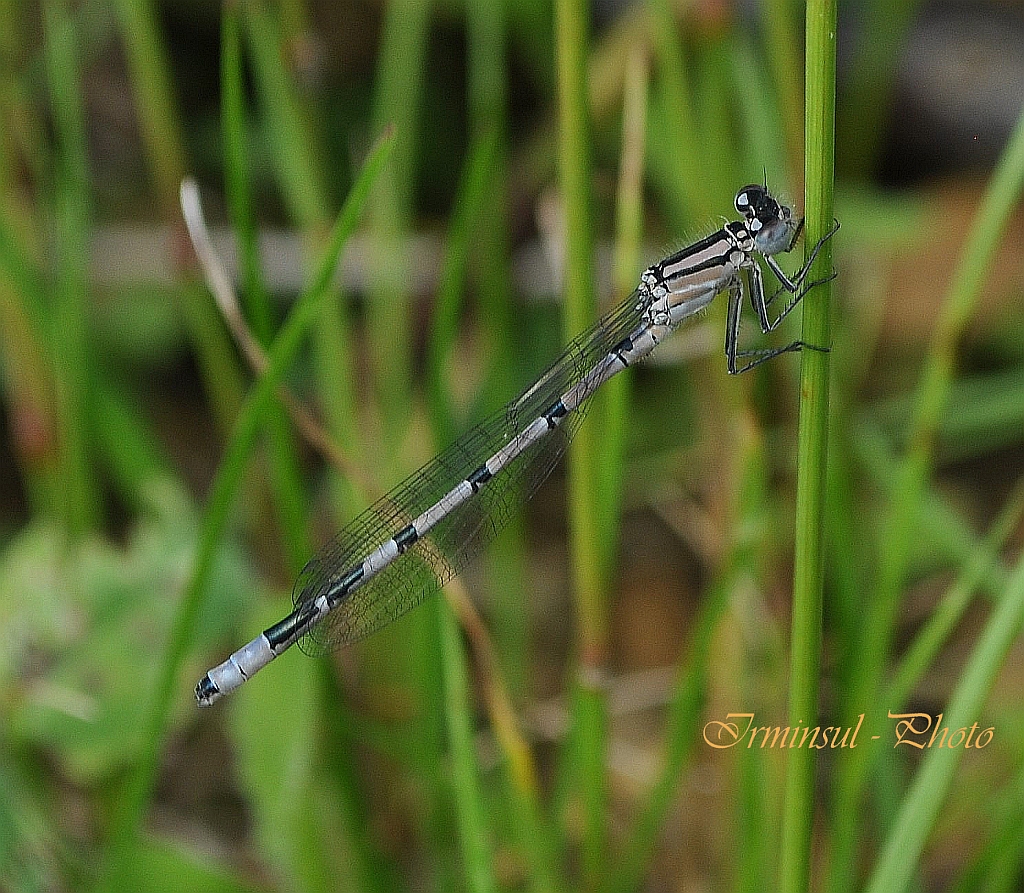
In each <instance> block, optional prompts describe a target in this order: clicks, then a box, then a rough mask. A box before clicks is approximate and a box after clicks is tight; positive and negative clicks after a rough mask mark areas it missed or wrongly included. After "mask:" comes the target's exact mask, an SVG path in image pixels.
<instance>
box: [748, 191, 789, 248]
mask: <svg viewBox="0 0 1024 893" xmlns="http://www.w3.org/2000/svg"><path fill="white" fill-rule="evenodd" d="M736 210H737V211H738V212H739V213H740V214H742V215H743V217H744V219H745V222H746V225H747V230H748V231H749V232H750V234H751V236H753V237H754V243H755V245H756V246H757V250H758V251H760V252H761V253H762V254H778V253H779V252H780V251H789V249H790V248H791V247H792V243H793V237H794V235H795V233H796V230H797V227H798V222H797V221H796V220H794V219H793V212H792V210H790V208H789V207H788V206H787V205H784V204H782V203H781V202H779V201H777V200H776V199H775V197H774V196H773V195H772V194H771V193H770V192H769V191H768V189H767V188H766V187H764V186H761V185H759V184H757V183H751V184H750V185H749V186H744V187H743V188H742V189H741V190H740V191H739V192H737V193H736Z"/></svg>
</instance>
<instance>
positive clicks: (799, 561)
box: [779, 0, 836, 893]
mask: <svg viewBox="0 0 1024 893" xmlns="http://www.w3.org/2000/svg"><path fill="white" fill-rule="evenodd" d="M835 78H836V4H835V0H812V2H809V3H808V4H807V73H806V78H805V81H806V90H807V96H806V122H805V133H806V140H807V147H806V152H807V155H806V160H805V165H806V175H805V189H806V199H805V203H804V215H805V218H804V219H805V239H806V243H805V244H806V246H807V248H806V249H805V250H806V251H808V252H809V251H810V249H811V248H813V246H814V245H815V244H816V242H817V241H818V239H820V238H821V237H822V236H823V235H825V233H826V232H827V231H828V230H829V228H830V227H831V226H832V190H833V177H834V160H835V89H836V80H835ZM831 249H832V243H831V241H829V242H826V243H825V245H824V246H823V248H822V250H821V252H820V253H819V255H818V259H817V260H816V262H815V265H814V266H813V267H812V268H811V272H810V274H809V275H808V280H809V281H813V280H815V279H821V278H824V277H826V276H828V275H829V274H830V273H831V272H832V250H831ZM831 298H832V287H831V283H827V284H824V285H821V286H819V287H818V288H816V289H814V291H812V292H811V293H810V294H809V295H808V296H807V297H806V298H805V299H804V302H803V336H802V337H803V340H804V341H805V342H806V343H808V344H817V345H826V346H827V345H830V344H831V334H830V332H831V329H830V320H829V311H830V303H831ZM828 390H829V355H828V354H827V353H822V352H820V351H808V350H805V351H803V352H802V354H801V364H800V397H801V399H800V422H799V429H798V434H797V438H798V440H797V485H796V487H797V489H796V533H795V537H794V558H793V562H794V570H793V615H792V628H791V636H790V648H791V655H790V673H789V724H790V726H794V725H797V724H801V725H806V724H808V723H812V722H814V721H815V720H816V718H817V714H818V683H819V672H820V666H821V612H822V590H823V586H824V555H823V542H824V527H825V492H826V475H825V470H826V465H827V459H828ZM814 756H815V751H813V750H811V749H806V750H805V749H803V748H799V749H797V750H794V751H792V752H790V753H788V754H787V759H786V793H785V800H784V804H783V817H782V852H781V856H780V860H781V862H780V871H779V888H780V890H782V891H783V893H797V891H800V893H803V891H806V890H807V889H808V885H809V879H810V867H811V861H812V860H811V831H812V827H813V820H814Z"/></svg>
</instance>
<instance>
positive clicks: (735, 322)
mask: <svg viewBox="0 0 1024 893" xmlns="http://www.w3.org/2000/svg"><path fill="white" fill-rule="evenodd" d="M748 272H749V282H750V286H749V287H750V302H751V304H752V305H753V308H754V312H755V313H757V315H758V319H759V321H760V322H761V328H762V330H763V331H764V333H765V334H768V333H769V332H771V331H772V330H773V329H775V328H776V327H777V326H778V325H779V323H780V322H781V321H782V320H783V319H784V318H785V317H786V314H788V313H789V311H790V310H792V309H793V307H795V306H796V305H797V304H798V303H799V302H800V300H801V299H802V298H803V296H804V295H805V294H807V292H808V291H809V290H810V289H811V288H813V287H814V285H816V284H817V283H810V284H808V285H807V286H806V287H805V288H802V289H800V290H799V291H798V292H797V294H796V295H794V297H793V300H792V301H791V302H790V304H789V306H788V307H786V309H785V310H783V312H782V313H781V314H779V317H778V318H777V319H776V320H775V321H774V322H771V321H769V319H768V302H766V301H765V298H764V282H763V279H762V276H761V270H760V268H759V267H758V266H757V265H756V264H754V265H752V266H751V267H750V269H749V271H748ZM742 305H743V285H742V282H741V280H740V279H738V278H737V279H736V280H735V281H734V282H733V283H732V284H731V285H730V286H729V304H728V318H727V321H726V328H725V357H726V364H727V367H728V370H729V374H730V375H738V374H740V373H741V372H747V371H749V370H750V369H753V368H754V367H755V366H760V365H761V364H762V363H764V362H767V361H768V360H770V359H772V358H773V357H777V356H779V354H783V353H790V352H792V351H798V350H803V349H804V348H807V349H808V350H817V351H821V352H822V353H828V351H829V348H827V347H821V346H820V345H817V344H808V343H807V342H806V341H793V342H791V343H790V344H787V345H785V346H784V347H774V348H752V349H750V350H739V336H740V315H741V314H740V310H741V308H742ZM743 358H750V361H749V362H747V363H744V364H743V365H742V366H737V360H739V359H743Z"/></svg>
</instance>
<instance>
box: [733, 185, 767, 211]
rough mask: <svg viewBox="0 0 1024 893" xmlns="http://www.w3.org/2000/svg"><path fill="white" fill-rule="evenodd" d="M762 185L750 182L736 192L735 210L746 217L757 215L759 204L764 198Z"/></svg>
mask: <svg viewBox="0 0 1024 893" xmlns="http://www.w3.org/2000/svg"><path fill="white" fill-rule="evenodd" d="M764 195H765V192H764V187H763V186H758V185H757V184H756V183H751V184H750V185H749V186H744V187H743V188H742V189H741V190H740V191H739V192H737V193H736V202H735V204H736V210H737V211H738V212H739V213H740V214H743V215H745V216H746V217H752V216H758V212H759V210H760V205H761V203H762V201H763V199H764Z"/></svg>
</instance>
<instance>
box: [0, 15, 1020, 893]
mask: <svg viewBox="0 0 1024 893" xmlns="http://www.w3.org/2000/svg"><path fill="white" fill-rule="evenodd" d="M823 5H824V6H826V7H827V6H828V4H823ZM812 6H813V7H815V8H816V9H817V8H818V7H819V6H820V4H812ZM804 13H805V9H804V6H803V4H800V3H795V2H791V0H760V2H753V0H751V2H743V3H738V2H737V3H730V2H728V0H693V2H675V0H649V2H632V3H629V2H615V0H602V2H597V0H595V2H592V3H589V4H588V3H584V2H579V0H464V2H459V0H436V2H433V3H430V2H427V0H391V2H383V0H338V2H333V3H332V2H303V0H280V2H269V0H267V2H263V0H235V2H231V0H229V2H224V3H222V4H213V3H203V2H189V0H176V2H162V3H156V2H153V0H82V2H69V0H48V2H22V0H0V53H2V60H3V61H2V66H0V107H2V122H3V126H2V128H0V153H2V154H0V631H2V635H0V889H2V890H5V891H12V893H20V891H60V890H81V889H118V890H135V891H148V890H154V891H155V890H190V891H196V890H251V891H263V890H298V891H320V890H335V889H359V890H391V889H416V890H420V889H422V890H462V889H467V890H497V889H503V890H520V889H522V890H560V889H562V890H577V889H586V890H591V891H596V890H600V891H602V893H604V891H608V893H610V891H627V890H705V889H708V890H709V889H716V890H717V889H731V890H753V889H757V890H766V889H776V888H777V887H778V886H779V884H780V883H784V882H782V881H780V875H781V876H785V875H786V873H787V869H786V868H785V866H783V867H782V868H780V864H779V852H780V847H781V848H783V849H785V847H784V844H783V839H784V838H785V837H786V836H787V835H788V834H789V833H790V832H791V829H792V816H791V815H790V813H789V812H788V811H784V809H783V790H784V785H785V778H786V771H787V760H788V759H789V756H788V755H787V754H786V753H784V752H782V751H780V750H778V749H774V750H773V749H760V748H753V749H730V750H725V751H720V750H715V749H713V748H710V747H708V746H707V744H705V743H704V740H703V739H702V737H701V733H702V729H703V728H704V726H705V724H706V723H707V722H709V721H711V720H721V719H724V717H725V714H727V713H729V712H734V713H736V712H738V713H744V712H747V713H749V712H753V713H755V714H756V715H757V721H758V723H759V724H764V725H780V726H784V725H786V724H787V719H786V717H787V690H788V686H789V676H788V672H789V664H790V648H789V638H790V632H789V630H790V606H791V599H790V596H791V593H792V590H793V582H792V581H793V576H794V571H795V570H799V568H795V567H794V558H793V554H794V532H793V531H794V505H795V503H796V501H797V497H796V482H797V476H798V471H799V472H800V473H804V472H806V471H807V469H806V468H803V467H801V465H802V463H804V462H805V461H806V460H805V458H804V457H803V454H802V453H798V451H797V436H796V432H797V412H798V405H799V401H800V379H799V374H800V362H801V361H800V358H799V357H798V356H796V355H789V356H784V357H782V358H780V359H779V360H776V361H774V362H773V363H770V364H766V365H765V366H762V367H760V368H759V369H758V370H757V371H756V372H753V373H751V374H749V375H746V376H742V377H740V378H730V377H728V376H727V375H726V374H725V362H724V357H723V353H722V342H723V326H724V321H725V312H724V302H721V304H718V303H716V304H715V305H713V306H712V308H711V310H710V311H709V312H708V313H707V314H706V315H705V316H702V317H700V318H699V319H697V320H695V321H694V322H693V323H691V324H690V325H689V326H687V327H684V328H683V329H682V330H681V331H680V332H678V333H677V334H676V335H674V336H673V338H672V340H670V341H668V342H666V343H665V344H664V345H662V346H661V347H660V348H659V350H658V351H657V352H656V354H655V355H654V357H653V358H652V359H651V360H650V361H649V362H647V363H646V364H644V365H643V366H642V367H641V368H638V369H636V370H634V371H633V372H631V373H629V375H628V378H627V377H626V376H623V377H622V378H623V380H622V381H618V380H617V381H616V382H615V383H614V384H613V385H612V386H609V387H608V388H607V389H606V393H604V394H602V395H601V396H600V398H599V399H597V400H595V406H594V407H593V408H592V410H591V411H590V414H589V417H588V420H587V422H586V424H585V426H584V428H583V430H582V431H581V433H580V435H579V436H578V438H577V442H576V443H575V444H574V448H573V451H572V455H571V456H570V460H569V462H568V463H563V464H562V465H561V466H560V467H559V468H557V469H556V471H555V473H554V474H553V475H552V477H551V478H550V479H549V481H548V482H547V483H546V484H545V485H544V486H543V487H542V488H541V489H540V491H539V492H538V494H537V495H536V496H535V497H534V499H533V500H532V501H531V502H530V503H529V504H528V505H527V506H525V507H524V508H522V509H521V510H516V511H514V512H513V516H512V517H511V518H509V519H508V524H507V528H506V532H504V533H503V534H502V535H501V536H500V537H499V538H498V539H497V540H495V542H494V543H493V544H492V545H491V546H490V547H489V548H488V549H487V551H486V552H485V553H484V554H483V555H482V556H481V558H480V559H479V560H478V561H476V562H475V563H474V564H473V565H472V566H471V567H470V568H468V569H467V570H466V571H465V572H464V573H463V574H462V575H461V576H460V577H459V578H458V580H457V581H455V583H453V584H452V585H450V586H449V587H446V590H445V597H443V598H433V599H429V600H427V601H425V602H424V604H423V605H422V606H421V607H419V608H418V609H417V610H415V611H412V612H411V613H409V614H408V615H406V616H405V617H404V618H403V619H401V620H400V621H398V622H397V623H395V624H393V625H392V626H391V627H389V628H388V629H386V630H385V631H383V632H381V633H380V634H379V635H377V636H374V637H372V638H370V639H368V640H367V641H365V642H363V643H360V644H359V645H357V646H353V647H351V648H348V649H344V650H342V651H341V652H339V653H338V654H336V655H332V656H331V657H330V658H324V659H320V660H310V659H308V658H306V657H304V656H303V655H301V654H300V653H298V651H297V649H293V651H291V652H289V653H288V654H287V655H286V656H284V657H282V658H281V659H280V660H278V661H275V663H274V664H273V665H272V666H271V667H269V668H268V669H267V670H265V671H264V672H263V673H261V674H260V676H259V677H258V678H257V679H256V680H254V681H253V682H251V683H250V684H248V685H246V686H245V687H244V688H243V689H241V690H240V691H239V692H237V693H236V694H234V695H233V696H231V697H230V698H227V699H225V700H224V701H222V702H221V703H219V704H218V705H217V706H216V707H215V708H213V709H211V710H207V711H200V710H199V709H197V707H196V706H195V702H194V699H193V694H192V688H193V686H194V684H195V681H196V680H197V679H198V678H199V677H200V676H201V675H202V674H203V673H204V672H205V671H206V669H207V668H208V667H210V666H212V665H213V664H216V663H219V662H220V661H221V660H223V659H224V657H225V656H226V655H227V654H229V653H230V652H231V651H233V650H234V649H235V648H237V647H238V646H239V645H241V644H243V643H244V642H246V641H248V640H249V639H251V638H252V637H253V636H254V635H256V634H257V633H258V631H259V630H261V629H263V628H264V627H266V626H267V625H269V624H270V623H272V622H274V621H276V620H278V619H279V618H280V617H282V616H283V615H284V614H285V613H287V611H288V610H289V609H290V601H289V592H290V587H291V581H292V580H293V579H294V577H295V575H296V574H297V573H298V571H299V569H300V568H301V567H302V565H303V564H304V563H305V561H306V559H307V558H308V557H309V556H310V555H311V554H312V552H313V551H314V550H315V549H316V547H317V546H318V545H319V544H322V543H323V542H325V541H326V540H328V539H329V538H330V537H331V536H332V535H333V534H334V533H335V532H336V531H337V530H339V529H341V527H342V526H343V525H344V523H345V522H346V521H347V520H349V519H350V518H352V517H353V516H354V515H355V514H356V513H357V512H358V511H359V510H361V509H362V508H364V507H365V506H366V505H368V504H369V503H370V502H372V500H373V499H375V498H377V497H378V496H379V495H380V494H382V493H384V492H386V491H387V490H389V489H390V488H391V487H392V486H393V485H395V484H396V483H398V482H399V481H400V480H401V479H402V478H403V477H404V476H405V475H406V474H408V473H410V472H412V471H413V470H415V469H416V468H417V467H419V465H421V464H422V463H423V462H425V461H427V460H428V459H429V458H430V457H431V456H432V455H434V454H435V452H436V451H437V449H438V448H439V447H441V446H444V445H445V444H446V443H448V442H450V441H451V440H452V439H453V438H454V437H455V436H456V435H457V433H458V432H459V431H461V430H463V429H465V428H466V427H467V426H468V425H470V424H472V423H473V421H474V420H477V419H480V418H481V417H483V416H484V415H485V414H487V413H488V412H490V411H493V410H495V409H496V408H497V407H499V406H501V405H502V403H504V402H505V401H506V400H508V399H509V398H511V397H513V396H514V395H515V394H516V393H518V392H519V391H520V390H521V389H522V388H523V387H525V386H526V385H528V384H529V383H530V382H531V381H532V380H533V379H534V377H535V376H536V375H537V374H538V373H539V372H540V371H542V370H543V368H544V367H545V366H546V364H547V363H548V362H549V361H550V360H551V359H552V358H554V357H555V356H556V355H557V354H558V352H559V347H560V345H561V344H563V343H564V342H565V341H566V340H567V339H568V338H570V337H572V336H573V335H574V334H575V333H576V332H578V331H580V330H582V329H583V328H584V327H585V326H586V325H588V324H589V322H590V321H592V320H593V319H595V318H596V316H597V314H598V313H600V312H602V311H603V310H604V309H607V308H608V307H610V306H612V305H613V304H615V303H617V302H618V301H619V300H621V299H623V298H624V297H625V296H626V295H628V294H629V292H630V291H631V290H632V289H633V288H634V287H635V284H636V282H637V279H638V276H639V273H640V271H641V270H642V269H643V268H644V266H645V265H646V264H648V263H650V262H652V261H654V260H656V259H658V258H659V257H660V256H662V255H664V254H665V253H667V252H669V251H671V250H674V249H676V248H678V247H681V246H683V245H685V244H687V243H688V242H689V241H692V240H693V239H694V238H697V237H699V236H700V235H703V234H705V233H707V232H709V231H711V230H712V229H714V228H716V227H717V226H719V225H720V218H721V217H722V216H723V215H724V216H726V217H731V216H732V215H733V211H732V199H733V196H734V194H735V192H736V190H737V188H739V187H740V186H742V185H743V184H745V183H748V182H761V181H763V180H764V179H765V178H767V182H768V184H769V185H770V186H771V187H772V189H773V190H776V191H777V192H778V193H780V194H781V195H782V196H783V197H784V198H785V199H787V200H788V201H791V202H792V203H793V204H794V205H795V206H796V207H797V208H798V209H799V208H801V207H802V205H803V199H802V197H801V196H802V193H803V179H804V150H803V145H804V82H805V75H804V64H803V55H804V27H805V26H804V21H803V16H804ZM836 46H837V49H838V84H837V87H836V101H835V113H836V135H837V139H836V149H835V178H836V179H835V183H836V189H835V194H836V210H835V213H836V216H837V217H838V218H839V219H840V220H841V222H842V229H841V230H840V232H839V234H838V236H837V237H836V239H835V240H834V245H833V250H834V255H833V263H834V266H835V268H836V269H837V270H838V272H839V276H838V279H837V280H836V282H835V284H834V287H833V289H832V291H831V296H832V305H831V333H832V334H831V344H832V352H831V353H830V354H829V355H828V363H827V366H826V368H830V383H831V411H830V425H829V444H828V466H827V477H826V479H825V480H826V482H827V502H826V505H825V510H824V512H823V513H821V515H820V517H819V519H818V520H819V521H823V523H824V527H825V556H826V557H825V566H824V575H825V588H824V609H823V635H824V638H823V647H822V649H821V654H820V665H821V669H820V677H821V684H820V708H819V716H820V721H821V724H822V725H829V724H843V725H849V724H855V723H856V719H857V717H858V716H859V715H860V714H862V713H863V714H865V720H864V729H863V730H862V732H861V734H862V735H863V736H864V738H862V741H863V745H862V746H861V747H859V748H858V749H857V750H856V751H840V750H835V751H833V750H829V751H821V752H819V753H817V754H816V755H815V764H814V773H815V775H814V784H813V787H812V788H810V789H808V790H807V791H806V792H805V793H804V798H805V801H806V804H807V806H808V809H809V810H813V811H809V812H808V821H809V822H810V821H811V818H810V817H811V816H813V825H809V828H812V829H813V856H812V861H811V863H810V865H809V866H807V867H808V868H809V870H810V876H811V888H812V889H815V890H828V891H832V893H843V891H852V890H860V889H870V890H872V891H882V890H885V891H894V890H903V889H913V890H939V889H941V890H962V891H967V890H986V891H1011V890H1019V889H1022V888H1024V713H1022V711H1021V709H1020V694H1019V693H1020V691H1021V690H1022V687H1024V660H1022V658H1024V653H1022V650H1021V645H1020V644H1019V643H1018V642H1017V641H1016V639H1017V634H1018V633H1019V631H1020V628H1021V622H1022V618H1024V564H1022V560H1021V545H1022V539H1024V526H1022V523H1021V513H1022V511H1024V485H1022V483H1021V482H1022V480H1024V479H1022V472H1024V310H1022V306H1024V302H1022V300H1021V299H1022V297H1024V213H1022V208H1021V202H1020V195H1021V183H1022V180H1024V123H1021V121H1019V120H1018V119H1020V117H1021V112H1022V106H1024V100H1022V97H1024V10H1022V8H1021V6H1020V5H1019V4H1018V3H1012V2H1009V0H1007V2H990V3H973V4H956V3H947V2H940V0H934V2H931V3H923V2H917V0H897V2H883V0H858V2H853V0H850V2H846V3H842V4H840V6H839V20H838V31H837V32H836ZM809 77H814V78H816V79H817V80H816V81H815V83H816V87H817V88H818V89H823V90H824V91H825V94H826V96H830V95H831V92H830V91H831V81H830V80H829V77H828V73H827V72H826V73H824V74H822V73H821V72H816V73H813V74H812V75H809ZM1021 120H1024V119H1021ZM826 154H827V153H826ZM186 175H190V176H193V177H195V178H196V180H197V181H198V184H199V187H200V190H201V194H202V198H203V201H204V207H205V211H206V214H207V222H208V225H209V227H210V229H211V232H212V236H213V240H214V245H215V247H216V249H217V250H218V252H219V253H220V255H221V256H222V257H223V258H224V259H225V261H226V262H227V263H228V266H229V267H230V269H231V270H232V273H233V279H234V283H235V286H236V288H237V292H238V297H239V301H240V306H241V316H242V317H244V326H245V327H246V329H247V330H248V331H249V332H250V333H251V336H252V339H253V341H254V342H255V344H257V345H261V346H262V347H261V350H265V351H266V352H267V353H268V354H269V358H270V370H271V371H270V373H269V374H268V377H264V378H263V379H262V380H261V379H260V377H259V375H258V374H257V373H256V371H254V368H253V364H252V362H251V361H250V359H249V357H248V355H247V354H246V352H245V350H244V349H242V348H241V347H240V344H239V337H238V332H237V330H236V331H232V329H231V328H230V326H229V325H228V324H227V322H226V321H225V317H224V315H223V313H222V311H221V310H220V309H219V308H218V306H217V304H216V303H215V302H214V299H213V297H212V296H211V293H210V291H209V289H208V288H207V285H206V284H205V282H204V279H203V276H202V274H201V272H200V270H199V267H198V265H197V263H196V260H195V256H194V254H193V252H192V249H191V245H190V242H189V238H188V234H187V232H186V230H185V227H184V223H183V220H182V216H181V211H180V207H179V200H178V189H179V184H180V183H181V181H182V178H183V177H185V176H186ZM825 176H826V177H827V176H830V172H828V171H825ZM798 254H800V251H799V250H798V251H797V252H794V257H792V258H788V259H786V260H785V263H786V264H787V265H788V268H789V269H795V268H796V267H797V266H798V265H799V258H797V257H796V256H795V255H798ZM824 293H825V294H826V295H827V294H828V292H827V290H824ZM818 298H819V299H821V298H820V295H818ZM811 300H812V298H809V299H808V302H806V303H810V302H811ZM799 315H800V314H799V313H796V314H794V315H793V317H792V318H791V320H790V321H789V322H787V323H786V325H785V326H784V330H783V331H782V332H780V333H778V338H777V339H776V340H774V341H772V343H777V344H782V343H786V342H787V341H789V340H792V339H793V338H795V337H799V336H798V334H797V332H798V329H799V322H798V321H797V319H796V317H798V316H799ZM755 322H756V321H755V320H754V319H753V318H751V317H748V318H747V320H746V321H745V325H746V329H745V337H746V338H750V339H751V340H752V341H754V340H755V338H754V331H755V330H756V325H755ZM773 338H774V336H773ZM257 381H261V383H260V384H259V386H257ZM275 384H280V385H281V386H282V387H283V388H286V389H287V393H288V396H287V397H286V398H282V397H281V396H280V395H281V394H282V393H283V392H282V391H281V390H275V387H274V385H275ZM296 407H298V409H296ZM567 469H568V470H567ZM812 621H813V617H812ZM890 710H891V711H894V712H921V713H927V714H929V715H932V716H937V715H938V714H940V713H943V714H944V722H945V723H946V724H947V725H949V726H950V727H951V728H952V729H955V728H957V727H958V726H970V725H971V723H973V722H978V723H979V726H980V727H982V728H984V727H989V726H991V727H993V728H994V729H995V734H994V739H993V741H992V743H991V744H989V745H988V746H987V747H986V748H985V749H983V750H974V749H971V750H964V749H955V750H950V749H938V748H933V749H926V750H923V751H920V752H919V751H917V750H913V749H911V748H907V747H903V748H899V749H893V748H892V740H893V729H894V723H893V722H892V721H891V720H889V719H887V717H886V714H887V711H890ZM806 721H807V722H808V723H812V722H813V717H807V718H806ZM869 734H879V735H881V736H882V738H881V739H880V740H878V741H874V742H869V741H868V740H867V737H868V735H869Z"/></svg>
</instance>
